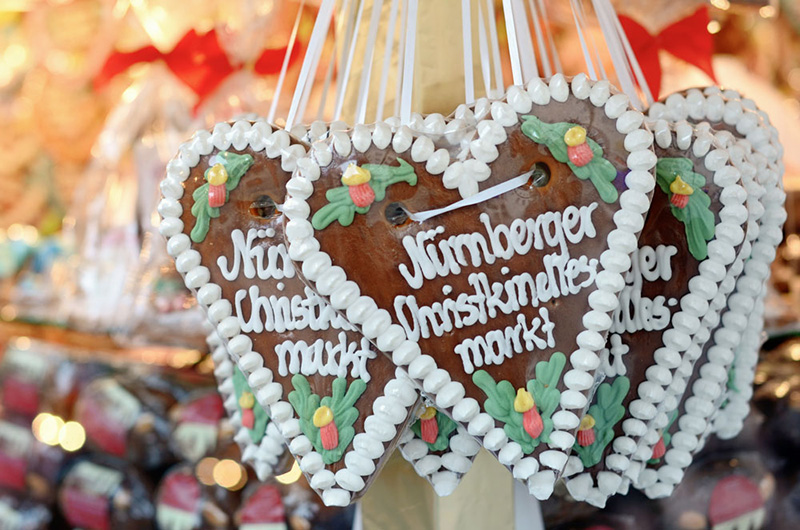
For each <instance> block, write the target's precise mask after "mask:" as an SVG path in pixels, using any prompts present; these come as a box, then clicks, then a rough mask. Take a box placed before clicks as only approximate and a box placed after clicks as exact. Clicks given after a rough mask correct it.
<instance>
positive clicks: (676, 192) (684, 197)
mask: <svg viewBox="0 0 800 530" xmlns="http://www.w3.org/2000/svg"><path fill="white" fill-rule="evenodd" d="M669 191H670V192H671V193H672V197H670V198H669V202H671V203H672V205H673V206H674V207H676V208H680V209H681V210H682V209H684V208H686V205H687V204H689V195H691V194H692V193H694V188H692V187H691V186H689V185H688V184H686V182H684V181H683V179H682V178H681V176H680V175H678V176H677V177H675V180H673V181H672V184H670V185H669Z"/></svg>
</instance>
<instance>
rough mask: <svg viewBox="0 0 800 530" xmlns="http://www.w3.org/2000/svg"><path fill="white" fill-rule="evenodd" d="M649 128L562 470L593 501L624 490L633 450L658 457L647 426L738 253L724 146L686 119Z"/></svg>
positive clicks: (742, 197)
mask: <svg viewBox="0 0 800 530" xmlns="http://www.w3.org/2000/svg"><path fill="white" fill-rule="evenodd" d="M654 132H655V137H656V144H657V145H656V154H657V155H658V164H657V166H656V179H657V183H658V187H657V189H656V191H655V194H654V196H653V202H652V205H651V207H650V211H649V213H648V216H647V220H646V221H645V224H644V229H643V230H642V235H641V237H640V238H639V249H638V251H637V252H636V253H635V254H634V258H633V260H632V261H633V263H632V267H631V270H630V271H629V272H628V274H627V275H626V287H625V289H624V290H623V292H622V294H621V297H620V307H619V309H618V310H617V311H616V312H615V313H614V317H613V318H614V324H613V326H612V330H611V334H610V335H609V340H608V346H607V348H606V349H605V350H604V354H603V372H604V375H605V376H606V380H605V381H604V382H603V383H602V384H600V386H599V388H598V389H597V392H596V393H595V395H594V398H593V400H592V405H591V406H590V407H589V411H588V414H587V415H586V416H584V418H583V419H582V420H581V426H580V427H579V430H578V436H577V440H576V443H575V446H574V447H573V453H574V454H573V456H571V457H570V462H569V466H568V470H567V472H566V474H567V475H568V476H569V477H570V478H569V479H568V480H567V488H568V489H569V491H570V493H571V494H572V496H573V497H575V498H576V499H577V500H585V501H587V502H589V503H591V504H595V505H599V506H603V505H604V504H605V501H606V498H607V497H608V496H610V495H613V494H614V493H616V492H617V491H618V490H619V489H620V488H621V487H622V488H624V487H626V486H625V485H624V484H623V482H625V479H624V475H623V474H627V473H630V471H631V470H630V469H629V468H630V467H631V460H632V459H635V458H636V456H637V455H644V458H645V459H647V458H650V457H651V456H652V457H653V458H659V459H660V458H662V457H663V454H661V453H660V443H659V434H660V433H658V432H657V431H655V430H654V429H652V428H651V424H652V423H653V422H654V421H655V420H656V417H657V412H658V407H659V406H660V404H661V403H662V402H663V401H664V399H665V396H666V395H667V394H669V392H670V389H669V388H665V387H669V385H670V384H671V383H672V380H673V374H674V373H675V372H676V371H677V372H680V370H681V369H683V368H684V367H687V366H688V369H689V371H690V372H691V367H692V366H693V365H694V361H695V360H696V359H697V357H696V356H695V355H694V354H693V352H695V351H698V352H699V350H698V349H697V346H696V344H699V345H700V346H699V347H700V348H702V345H703V343H705V342H707V341H708V338H709V334H708V331H707V329H705V332H703V330H704V324H703V322H704V319H705V318H709V315H710V314H712V313H716V314H715V316H717V317H718V314H719V311H720V310H721V309H722V307H717V308H716V310H715V309H714V308H713V307H712V306H711V304H710V302H711V301H712V300H713V299H714V297H715V296H716V295H717V293H718V291H719V290H720V287H719V285H720V284H721V283H722V282H723V280H725V278H726V276H728V275H729V274H730V275H731V276H733V278H732V280H731V281H735V274H738V273H739V272H741V268H742V266H741V264H742V262H743V260H744V259H745V258H746V257H747V256H746V255H743V253H740V252H739V250H740V247H741V246H742V243H743V241H744V237H745V233H746V228H747V224H746V223H747V221H748V215H747V208H746V206H745V203H746V199H747V193H746V191H745V189H744V188H743V186H742V183H741V175H740V172H739V171H738V170H737V169H736V168H735V167H734V166H733V165H732V164H731V163H730V156H729V153H728V152H727V150H725V149H724V148H723V147H722V145H721V143H720V141H719V140H718V139H716V138H715V137H714V136H713V135H712V134H711V132H710V131H708V130H701V131H696V130H695V129H694V128H692V127H691V126H690V125H689V124H688V123H686V122H683V123H680V124H678V125H677V126H676V127H675V128H674V130H672V129H670V127H669V126H668V125H667V124H666V123H664V124H663V126H662V124H657V126H656V127H655V128H654ZM748 250H749V246H748ZM728 292H730V291H728ZM723 300H724V297H723ZM651 434H653V435H654V436H650V435H651ZM654 447H655V449H654Z"/></svg>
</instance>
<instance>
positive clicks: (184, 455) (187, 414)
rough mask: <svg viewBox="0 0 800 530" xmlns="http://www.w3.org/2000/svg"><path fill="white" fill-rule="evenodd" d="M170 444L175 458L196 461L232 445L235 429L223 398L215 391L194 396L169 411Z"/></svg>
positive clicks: (194, 394) (211, 390)
mask: <svg viewBox="0 0 800 530" xmlns="http://www.w3.org/2000/svg"><path fill="white" fill-rule="evenodd" d="M169 418H170V421H171V423H172V433H171V435H170V443H171V446H172V449H173V451H174V452H175V455H176V456H178V457H179V458H180V459H182V460H186V461H189V462H196V461H198V460H200V459H201V458H203V457H204V456H208V455H210V454H212V453H213V452H214V451H216V450H217V449H219V448H221V447H223V446H225V445H229V444H231V443H233V427H232V426H231V425H230V422H229V421H228V420H227V419H226V418H225V409H224V407H223V405H222V398H221V397H220V395H219V394H218V393H217V391H216V389H214V388H210V389H207V390H201V391H198V392H195V393H193V394H192V395H191V396H190V397H189V398H188V399H187V400H184V401H182V402H181V403H178V404H177V405H175V406H174V407H172V408H171V409H170V411H169Z"/></svg>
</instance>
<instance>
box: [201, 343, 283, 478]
mask: <svg viewBox="0 0 800 530" xmlns="http://www.w3.org/2000/svg"><path fill="white" fill-rule="evenodd" d="M206 342H207V343H208V346H209V349H210V351H211V359H212V361H214V377H215V378H216V380H217V390H218V391H219V393H220V395H221V396H222V403H223V405H224V406H225V411H226V412H227V414H228V419H229V420H230V422H231V425H233V428H234V431H235V434H234V436H233V439H234V441H235V442H236V445H238V446H239V449H240V450H241V451H242V462H245V463H248V464H250V465H251V466H252V468H253V469H254V470H255V472H256V476H257V477H258V480H260V481H262V482H264V481H266V480H268V479H270V478H271V477H272V476H273V475H274V473H275V466H277V465H278V463H279V462H280V460H281V457H282V456H283V454H284V452H285V451H286V441H285V440H284V439H283V436H281V433H280V431H278V428H277V427H276V426H275V424H274V423H273V422H272V420H271V419H270V422H269V423H268V424H267V430H266V432H265V433H264V437H263V438H262V439H261V442H260V443H259V444H255V443H253V439H252V438H251V437H250V430H249V429H248V428H246V427H244V426H242V413H241V411H240V410H239V405H238V400H237V399H236V391H235V390H234V387H233V367H234V364H233V362H232V361H231V359H230V357H229V356H228V352H227V350H226V349H225V346H224V345H223V344H222V341H221V340H220V338H219V335H217V333H216V332H215V331H213V330H212V331H211V332H210V333H209V334H208V335H207V336H206Z"/></svg>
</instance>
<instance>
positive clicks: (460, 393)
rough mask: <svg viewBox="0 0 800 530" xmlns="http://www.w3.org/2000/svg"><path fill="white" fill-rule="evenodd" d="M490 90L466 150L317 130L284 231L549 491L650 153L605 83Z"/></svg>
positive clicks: (475, 430) (413, 370)
mask: <svg viewBox="0 0 800 530" xmlns="http://www.w3.org/2000/svg"><path fill="white" fill-rule="evenodd" d="M490 108H491V111H490V113H491V116H492V118H491V119H484V120H481V121H479V122H478V123H477V137H476V138H474V139H473V140H472V141H471V142H469V144H468V151H467V152H466V153H464V154H463V155H462V156H460V157H459V158H458V159H456V160H455V161H453V160H452V158H451V156H450V153H449V151H448V150H447V149H445V148H437V145H436V144H435V143H434V140H438V139H432V138H430V137H429V136H427V135H415V134H413V132H412V131H411V129H409V128H408V127H405V126H404V127H399V128H396V129H394V130H392V129H391V128H390V127H388V126H387V125H385V124H376V125H375V126H373V127H371V128H365V127H362V128H359V129H356V130H354V131H352V132H351V134H345V133H342V132H337V133H333V134H332V138H331V140H330V141H328V142H318V143H315V144H314V146H313V149H312V150H311V156H310V157H309V158H308V159H305V160H302V161H300V162H298V171H297V172H296V173H295V175H294V176H293V178H292V180H291V181H290V183H289V187H288V189H289V197H288V198H287V200H286V202H285V204H284V210H283V211H284V214H285V215H286V219H287V221H288V222H287V224H286V237H287V241H288V243H289V255H290V257H291V258H292V259H293V260H295V261H296V262H297V263H298V264H299V267H298V269H299V270H300V272H301V273H302V277H303V278H304V280H306V281H307V282H309V285H311V286H312V287H313V288H314V289H315V290H316V291H318V292H319V293H320V294H321V295H322V296H323V297H326V298H327V299H329V301H330V303H331V305H332V306H333V307H334V308H335V309H336V310H337V311H340V312H341V313H342V314H344V315H346V316H347V319H348V320H349V321H351V322H352V323H353V324H355V325H356V326H358V327H359V328H360V330H361V332H362V333H363V334H364V336H366V337H367V338H369V339H370V340H371V341H373V343H374V344H375V345H376V346H377V348H378V349H379V350H380V351H382V352H384V353H386V354H388V355H391V356H392V360H393V361H394V362H395V364H396V365H398V366H400V367H405V368H406V369H407V370H408V373H409V375H410V376H411V377H412V378H413V379H414V380H416V381H417V382H418V383H419V384H420V386H421V387H422V388H423V390H424V392H425V393H426V394H427V395H428V396H429V397H430V398H431V400H432V401H433V402H434V403H435V405H436V407H437V408H439V409H440V410H443V411H446V412H447V413H448V414H449V415H451V416H452V418H453V419H454V420H456V421H457V422H459V423H461V425H462V426H464V427H465V428H466V429H467V431H468V432H469V434H471V435H473V436H476V437H478V438H479V439H480V440H481V442H482V443H483V445H484V446H485V447H486V448H487V449H489V450H490V451H492V452H493V453H494V454H495V455H497V456H498V458H499V459H500V461H501V462H502V463H504V464H505V465H507V466H508V467H509V468H511V469H512V471H513V473H514V476H515V477H516V478H518V479H520V480H523V481H527V482H528V485H529V489H530V491H531V492H532V493H533V494H534V495H536V496H537V497H539V498H546V497H548V496H549V495H550V493H551V492H552V488H553V484H554V482H555V479H556V473H557V472H559V471H560V470H561V469H562V467H563V465H564V463H565V462H566V458H567V454H566V452H567V451H568V450H569V449H570V448H571V446H572V444H573V442H574V436H573V432H574V431H575V429H576V428H577V427H578V424H579V420H580V414H581V413H582V411H583V408H584V407H585V406H586V404H587V399H588V394H589V391H590V389H591V387H592V384H593V382H594V377H593V375H594V371H595V370H596V369H597V367H598V366H599V357H598V356H597V352H599V351H600V350H601V349H602V348H603V346H604V345H605V334H606V332H607V330H608V328H609V327H610V326H611V318H610V316H609V313H610V312H611V311H612V310H613V309H614V308H615V307H616V305H617V292H618V291H619V290H620V289H621V288H622V286H623V285H624V280H623V278H622V273H623V272H624V271H625V270H627V268H628V267H629V265H630V257H629V256H630V253H632V252H633V251H634V250H635V248H636V240H637V235H638V231H639V230H640V229H641V227H642V225H643V223H644V220H643V216H642V214H643V213H644V212H646V211H647V209H648V207H649V202H650V199H649V194H650V193H651V192H652V189H653V187H654V178H653V175H652V173H651V170H652V168H653V167H654V165H655V161H656V160H655V155H654V154H653V152H652V150H651V146H652V135H651V134H650V133H649V132H648V131H647V130H645V129H644V128H643V126H642V124H643V117H642V115H641V113H638V112H636V111H634V110H631V109H630V107H629V103H628V100H627V98H626V97H625V96H623V95H612V94H611V91H610V86H609V85H608V83H602V82H601V83H596V84H595V83H593V82H591V81H589V80H587V79H586V77H585V76H580V77H578V78H576V80H575V81H573V82H571V83H570V82H568V81H567V80H566V79H565V78H564V77H563V76H560V75H559V76H555V77H553V78H552V79H551V80H550V81H549V85H548V84H547V83H545V82H543V81H542V80H539V79H537V80H535V81H533V82H532V83H531V84H530V85H529V86H528V88H527V90H526V89H523V88H519V87H515V88H512V89H511V90H510V91H509V95H508V96H507V98H505V99H504V100H502V101H496V102H494V103H491V106H490ZM568 362H569V365H568V364H567V363H568Z"/></svg>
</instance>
